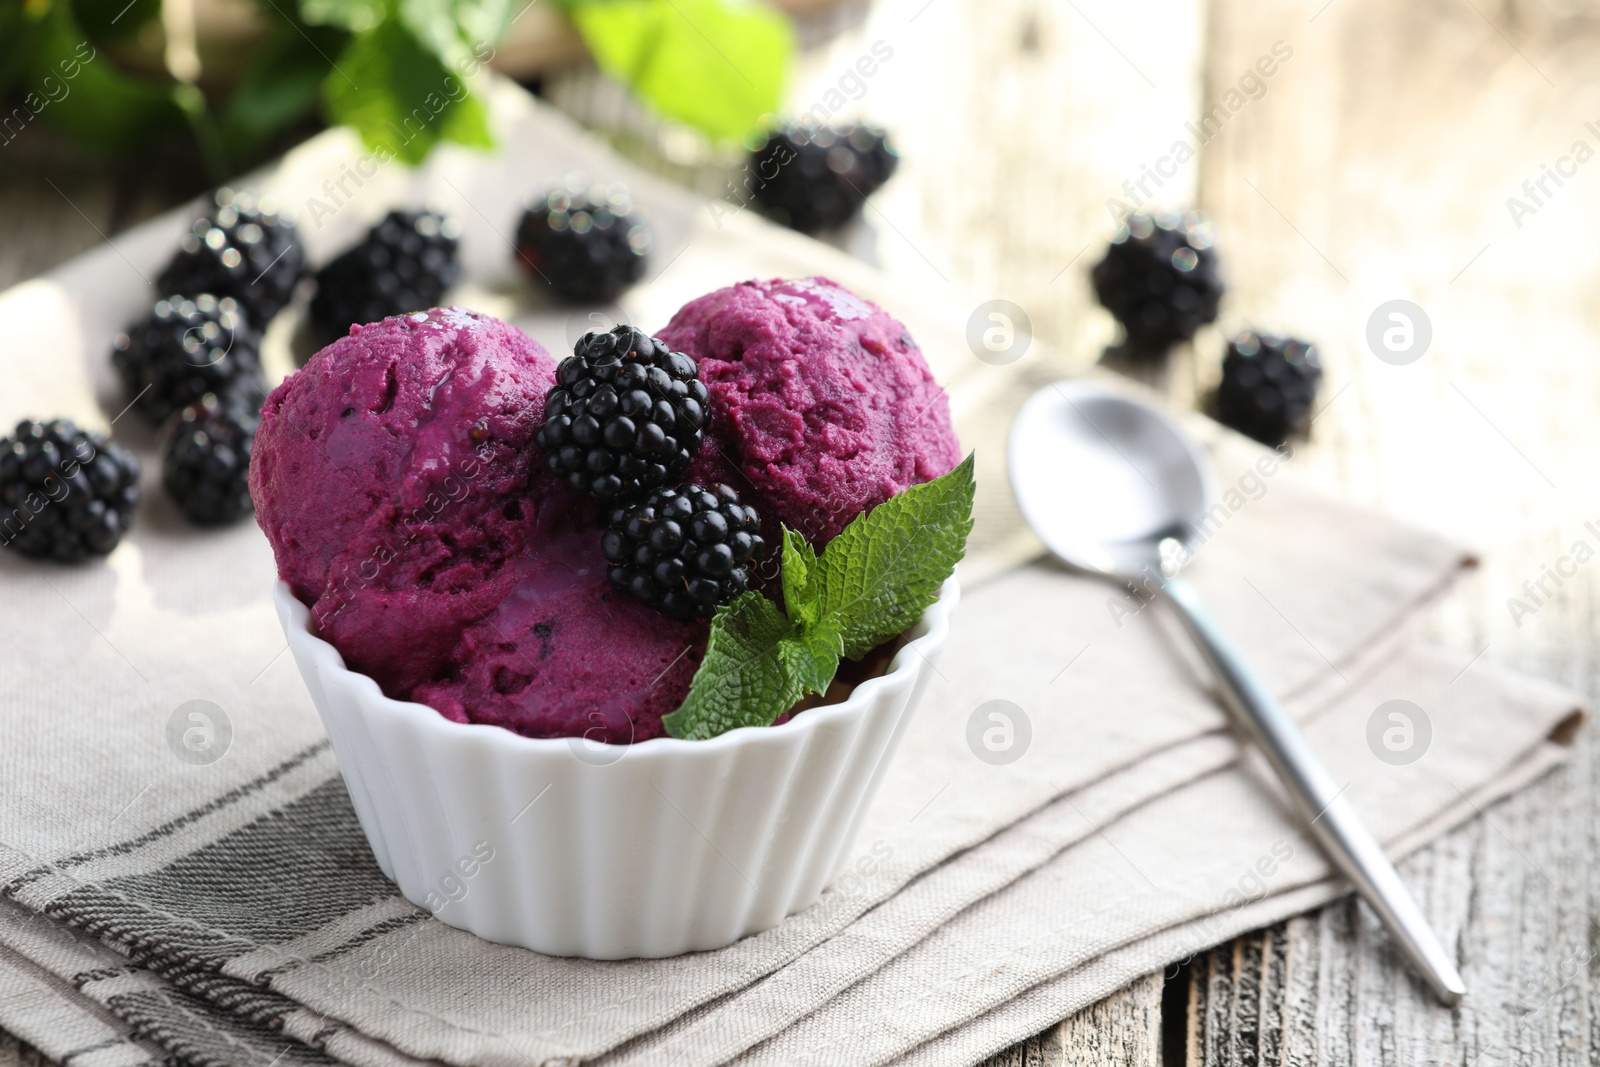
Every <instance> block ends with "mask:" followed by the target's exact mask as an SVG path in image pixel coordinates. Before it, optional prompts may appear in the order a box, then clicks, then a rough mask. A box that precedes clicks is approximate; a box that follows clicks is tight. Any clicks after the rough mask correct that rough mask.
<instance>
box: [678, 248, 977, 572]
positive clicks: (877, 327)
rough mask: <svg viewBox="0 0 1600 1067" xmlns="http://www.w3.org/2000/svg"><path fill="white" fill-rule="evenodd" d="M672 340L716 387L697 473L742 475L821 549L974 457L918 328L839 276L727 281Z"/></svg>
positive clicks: (752, 497)
mask: <svg viewBox="0 0 1600 1067" xmlns="http://www.w3.org/2000/svg"><path fill="white" fill-rule="evenodd" d="M660 337H661V340H663V341H665V342H666V343H667V344H668V345H670V346H671V347H672V348H674V349H676V350H677V351H680V352H685V353H687V354H688V355H690V356H693V357H694V358H695V360H696V361H697V362H698V363H699V365H700V377H701V378H702V379H703V380H704V381H705V383H706V386H707V388H708V389H709V390H710V393H711V410H712V418H711V424H710V426H709V428H708V432H707V435H706V444H705V446H704V447H703V448H702V450H701V454H700V457H699V459H698V462H697V463H696V464H695V467H694V468H693V469H692V470H691V471H690V477H691V478H692V479H694V480H698V481H724V482H727V483H729V484H730V485H732V486H733V487H734V489H736V490H737V491H739V493H740V494H741V496H742V497H744V498H745V499H746V500H747V502H749V503H753V504H755V506H756V507H757V508H758V509H761V510H762V511H763V513H764V514H765V515H767V516H768V517H769V518H770V519H774V520H777V521H779V522H782V523H783V524H784V525H786V526H788V527H790V528H791V529H795V530H798V531H800V532H801V533H803V534H804V535H805V536H806V538H807V539H808V540H810V541H811V542H812V543H813V544H816V545H818V546H819V547H820V546H821V545H822V544H824V543H826V542H827V541H828V540H830V539H831V538H833V537H834V536H835V535H836V534H838V532H839V531H840V530H842V529H844V527H845V525H846V524H848V523H849V522H850V520H851V519H853V518H855V517H856V516H857V515H859V514H861V513H862V512H863V511H867V510H870V509H871V508H873V507H876V506H877V505H879V504H881V503H883V502H884V501H885V500H888V499H889V498H890V497H891V496H894V495H895V494H896V493H898V492H900V491H901V490H903V489H905V488H907V487H908V486H912V485H917V484H919V483H922V482H926V481H929V480H931V479H933V478H937V477H938V476H939V475H941V474H945V473H947V472H949V471H950V470H951V469H952V468H954V467H955V465H956V464H957V463H959V462H960V461H961V450H960V445H959V444H958V443H957V441H956V436H955V433H954V431H953V430H952V429H951V427H950V406H949V403H948V401H947V399H946V397H945V394H944V391H943V390H942V389H941V388H940V387H939V384H938V383H937V382H935V381H934V379H933V373H932V372H931V371H930V370H929V369H928V364H927V362H926V361H925V360H924V359H923V357H922V352H921V350H920V349H918V348H917V343H916V342H915V341H913V340H912V339H911V335H910V334H908V333H907V332H906V328H905V327H904V326H902V325H901V324H900V323H899V322H898V321H896V320H895V319H894V318H892V317H891V316H890V315H888V314H887V313H886V312H884V311H883V310H882V309H881V308H879V307H877V306H876V305H874V304H871V303H868V302H867V301H865V300H863V299H861V298H860V297H858V296H856V295H855V294H853V293H851V292H850V291H848V290H846V289H844V288H842V287H841V286H839V285H837V284H835V283H834V282H831V281H829V280H828V279H826V278H800V279H796V280H793V281H778V280H774V281H752V282H741V283H740V284H738V285H732V286H729V287H728V288H726V289H718V290H717V291H716V292H714V293H710V294H708V295H706V296H703V297H701V298H700V299H698V300H694V301H691V302H690V303H688V304H686V305H684V307H683V308H682V309H681V310H679V312H678V313H677V314H676V315H674V316H673V318H672V322H671V323H669V324H668V325H667V328H666V329H665V330H662V331H661V334H660Z"/></svg>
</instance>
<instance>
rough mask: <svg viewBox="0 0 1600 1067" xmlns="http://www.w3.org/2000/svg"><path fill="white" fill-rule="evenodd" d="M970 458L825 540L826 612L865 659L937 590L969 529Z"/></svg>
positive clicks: (855, 654) (854, 654)
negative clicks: (867, 654)
mask: <svg viewBox="0 0 1600 1067" xmlns="http://www.w3.org/2000/svg"><path fill="white" fill-rule="evenodd" d="M972 466H973V458H972V455H971V454H968V456H967V458H966V459H964V460H962V462H961V465H960V466H958V467H956V469H955V470H953V471H951V472H950V473H949V474H946V475H945V476H944V477H942V478H935V479H934V480H933V481H931V482H927V483H925V484H923V485H914V486H912V487H911V488H909V489H907V490H906V491H905V492H903V493H900V494H898V495H896V496H894V497H891V498H890V499H888V500H886V501H884V502H883V503H882V504H879V505H878V506H877V507H875V508H873V509H872V510H871V511H870V512H868V513H867V514H866V515H863V516H860V517H859V518H857V519H856V520H855V521H853V522H852V523H850V525H849V526H846V527H845V528H844V531H843V532H842V533H840V534H839V536H838V537H835V538H834V539H833V540H832V541H831V542H829V543H828V547H827V549H826V551H824V552H823V553H822V559H821V561H820V568H819V571H818V574H817V580H818V584H819V585H820V586H821V589H822V598H821V604H820V607H821V617H822V619H823V620H824V621H825V622H826V623H828V624H831V625H833V626H836V627H837V628H838V634H839V638H840V640H841V642H842V644H843V654H844V655H846V656H848V657H850V658H851V659H860V658H861V657H862V656H863V655H865V654H866V653H867V652H868V651H870V650H871V649H872V648H873V647H874V646H876V645H879V644H881V643H883V641H884V640H885V639H887V638H889V637H892V636H893V635H895V634H897V633H899V632H900V631H902V630H904V629H906V627H908V626H910V625H911V624H912V623H914V622H916V621H917V619H918V618H919V617H920V616H921V615H922V613H923V612H924V611H926V610H927V608H928V605H929V604H932V603H933V601H934V599H935V597H937V596H938V593H939V587H940V586H941V585H943V584H944V580H945V579H946V578H948V577H950V573H951V571H953V570H955V566H956V563H957V562H958V561H959V560H960V559H961V556H962V554H963V553H964V552H965V551H966V546H967V534H969V533H971V532H972V498H973V492H974V490H975V488H976V485H975V483H974V481H973V477H972Z"/></svg>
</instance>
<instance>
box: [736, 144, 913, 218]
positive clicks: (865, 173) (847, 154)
mask: <svg viewBox="0 0 1600 1067" xmlns="http://www.w3.org/2000/svg"><path fill="white" fill-rule="evenodd" d="M899 163H900V154H899V153H898V152H896V151H895V150H894V147H893V146H892V145H891V144H890V143H889V138H888V135H887V134H886V133H884V131H882V130H880V129H876V128H874V127H872V126H845V127H843V128H842V129H838V130H835V129H831V128H829V127H826V126H823V127H820V128H818V129H815V130H807V129H804V128H801V127H798V126H791V127H789V128H787V129H783V130H775V131H773V132H772V133H770V134H768V135H767V139H766V140H765V141H764V142H763V143H762V144H761V146H760V147H758V148H757V149H756V150H755V151H754V152H752V153H751V154H750V164H749V167H750V171H751V177H752V179H753V180H754V182H755V190H754V192H755V198H756V200H757V201H758V202H759V203H760V204H761V205H762V206H763V207H765V208H766V209H767V211H768V213H769V214H770V215H771V216H772V217H773V218H774V219H776V220H777V221H779V222H781V223H783V224H784V225H786V226H788V227H790V228H791V229H795V230H799V231H800V232H801V233H816V232H817V231H819V230H831V229H833V228H835V227H837V226H842V225H844V224H845V223H846V222H849V221H850V220H851V219H852V218H854V217H855V216H856V213H857V212H859V211H860V210H861V205H862V204H864V203H866V202H867V197H869V196H871V195H872V194H873V193H875V192H877V191H878V189H880V188H881V187H882V186H883V184H884V183H885V182H887V181H888V180H889V178H890V176H892V175H893V174H894V170H895V167H896V166H898V165H899Z"/></svg>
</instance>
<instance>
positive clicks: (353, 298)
mask: <svg viewBox="0 0 1600 1067" xmlns="http://www.w3.org/2000/svg"><path fill="white" fill-rule="evenodd" d="M460 245H461V227H460V225H459V224H457V223H456V221H455V220H454V219H450V218H447V217H445V216H443V215H439V214H436V213H434V212H432V211H391V212H389V214H387V215H385V216H384V218H383V221H382V222H380V223H378V224H377V225H376V226H374V227H373V228H372V229H371V230H369V231H367V236H366V237H365V238H364V239H363V240H362V241H361V243H360V244H358V245H356V246H355V247H354V248H352V249H350V250H349V251H347V252H345V253H344V254H343V255H341V256H339V257H338V258H337V259H335V260H334V261H333V262H332V263H329V264H328V265H327V266H325V267H323V268H322V269H321V270H320V271H318V272H317V293H316V295H315V296H314V297H312V298H311V322H312V325H313V326H315V327H316V329H317V331H318V332H319V333H321V334H322V335H323V336H324V337H328V338H337V337H343V336H344V335H345V334H346V333H348V332H349V331H350V327H351V326H352V325H356V324H363V325H364V324H366V323H369V322H377V321H378V320H379V319H386V318H388V317H389V316H390V315H403V314H405V313H406V312H410V311H426V310H428V309H429V308H432V307H437V306H438V305H439V303H440V301H441V298H443V296H444V293H445V290H446V289H449V288H450V287H451V286H452V285H454V284H455V283H456V280H457V279H458V278H460V277H461V263H460V259H459V251H460Z"/></svg>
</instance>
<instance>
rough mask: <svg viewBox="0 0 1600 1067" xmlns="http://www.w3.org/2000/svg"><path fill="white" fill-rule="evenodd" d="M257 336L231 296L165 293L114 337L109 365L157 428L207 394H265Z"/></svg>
mask: <svg viewBox="0 0 1600 1067" xmlns="http://www.w3.org/2000/svg"><path fill="white" fill-rule="evenodd" d="M260 344H261V337H260V335H259V334H257V333H256V331H255V329H254V328H253V326H252V324H251V320H250V318H249V316H248V315H247V314H245V312H244V311H243V309H241V308H240V307H239V306H238V305H237V304H235V303H234V300H233V298H232V297H226V296H225V297H221V298H218V297H215V296H212V295H211V294H210V293H201V294H199V295H198V296H194V297H187V296H169V297H167V298H166V299H165V300H158V301H156V305H155V307H154V308H153V309H151V312H150V315H149V317H148V318H146V319H145V320H144V321H143V322H141V323H139V324H137V325H136V326H133V327H131V328H130V329H129V331H128V332H127V333H123V334H118V335H117V338H116V341H115V342H113V345H112V350H111V362H112V363H113V364H115V366H116V368H117V371H118V373H119V374H120V375H121V376H122V384H123V386H124V387H125V388H126V389H127V395H128V400H129V402H130V403H132V404H133V406H134V407H135V408H136V409H137V410H138V411H139V413H140V414H141V415H143V416H144V417H145V418H146V419H148V420H149V421H150V422H151V424H152V425H159V424H160V423H162V422H164V421H166V420H167V419H168V418H170V417H171V416H172V413H173V412H175V411H177V410H178V409H179V408H181V407H183V406H184V405H185V404H187V403H190V402H191V401H194V400H198V399H200V398H201V397H202V396H205V395H206V394H207V393H217V394H219V395H220V394H223V393H233V392H237V393H239V394H240V396H241V398H247V397H249V396H251V395H252V394H253V395H255V396H256V398H257V399H256V406H257V407H258V408H259V407H260V401H261V399H262V398H264V397H265V395H266V386H265V383H264V382H263V381H262V378H261V363H260V357H259V356H258V354H257V352H258V348H259V346H260Z"/></svg>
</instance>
